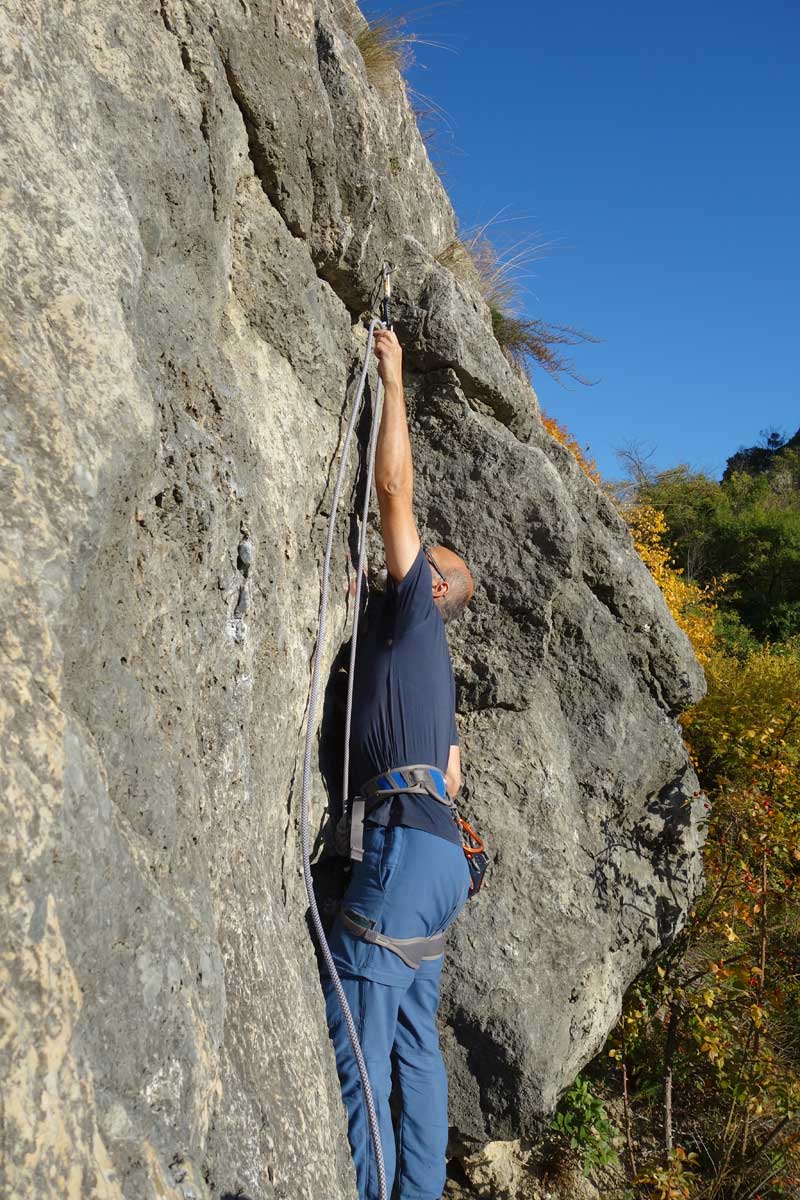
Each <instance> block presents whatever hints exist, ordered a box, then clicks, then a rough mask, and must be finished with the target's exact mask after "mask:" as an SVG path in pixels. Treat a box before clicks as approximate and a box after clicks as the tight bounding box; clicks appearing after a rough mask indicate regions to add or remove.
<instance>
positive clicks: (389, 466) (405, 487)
mask: <svg viewBox="0 0 800 1200" xmlns="http://www.w3.org/2000/svg"><path fill="white" fill-rule="evenodd" d="M375 484H376V487H377V488H378V489H380V490H382V491H385V492H388V493H389V494H392V495H397V494H400V493H404V492H409V493H410V492H412V491H413V487H414V464H413V459H412V457H411V440H410V438H409V436H408V417H407V416H406V402H405V397H404V396H403V384H402V382H401V381H400V380H397V381H395V380H391V381H390V382H389V383H387V385H386V386H385V388H384V396H383V415H382V416H381V426H380V429H379V431H378V444H377V447H376V451H375Z"/></svg>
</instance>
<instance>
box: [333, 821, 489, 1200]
mask: <svg viewBox="0 0 800 1200" xmlns="http://www.w3.org/2000/svg"><path fill="white" fill-rule="evenodd" d="M469 882H470V876H469V869H468V867H467V864H466V859H465V857H464V853H463V851H462V850H461V848H460V847H459V846H456V845H455V844H453V843H451V842H448V841H446V840H445V839H444V838H440V837H437V836H436V835H435V834H432V833H427V832H425V831H423V830H421V829H408V828H406V827H405V826H402V825H391V824H390V825H388V826H383V825H378V826H375V825H369V824H366V825H365V827H364V859H363V861H362V862H360V863H358V862H356V863H354V864H353V872H352V877H351V880H350V885H349V887H348V889H347V892H346V893H345V896H344V899H343V900H342V906H343V907H347V908H349V909H351V910H354V911H356V912H358V913H360V914H361V915H362V916H364V917H367V918H369V919H370V920H374V921H375V922H376V926H375V928H376V929H377V930H378V931H379V932H381V933H385V934H387V935H389V936H390V937H399V938H409V937H429V936H430V935H431V934H434V933H438V932H439V931H441V930H443V929H446V928H447V926H448V925H450V924H451V922H452V921H454V920H455V918H456V917H457V916H458V914H459V912H460V911H461V909H462V908H463V907H464V905H465V903H466V900H467V896H468V894H469ZM329 941H330V946H331V952H332V954H333V958H334V962H335V963H336V966H337V969H338V971H339V973H340V976H341V979H342V986H343V987H344V991H345V995H346V996H347V1000H348V1003H349V1005H350V1011H351V1012H352V1014H353V1019H354V1021H355V1025H356V1030H357V1032H358V1036H359V1041H360V1042H361V1047H362V1049H363V1052H364V1058H365V1061H366V1065H367V1073H368V1075H369V1080H370V1085H371V1087H372V1094H373V1099H374V1101H375V1108H376V1112H377V1116H378V1124H379V1127H380V1134H381V1144H382V1148H383V1159H384V1167H385V1171H386V1183H387V1188H388V1190H389V1194H393V1193H392V1183H393V1181H394V1182H395V1186H396V1188H397V1191H396V1193H394V1194H396V1195H397V1197H398V1200H439V1197H440V1196H441V1194H442V1190H443V1188H444V1184H445V1154H446V1150H447V1137H448V1117H447V1075H446V1072H445V1067H444V1063H443V1061H442V1055H441V1050H440V1048H439V1033H438V1030H437V1028H436V1010H437V1007H438V1004H439V981H440V977H441V971H442V963H443V959H444V956H443V955H440V956H439V957H438V958H436V959H428V960H425V961H423V962H422V964H421V965H420V966H419V967H418V968H417V969H416V970H414V968H413V967H409V966H408V965H407V964H406V963H404V962H403V960H402V959H401V958H399V957H398V955H396V954H395V953H394V952H393V951H391V950H388V949H387V948H386V947H384V946H375V945H372V944H371V943H369V942H364V941H363V940H362V939H360V938H357V937H354V936H353V935H351V934H350V933H349V932H348V931H347V930H346V929H345V928H344V927H343V926H342V925H341V924H340V922H339V921H338V920H337V922H336V923H335V925H334V928H333V930H332V932H331V936H330V939H329ZM322 985H323V990H324V993H325V1004H326V1011H327V1018H328V1028H329V1031H330V1036H331V1041H332V1042H333V1049H334V1054H335V1056H336V1069H337V1071H338V1074H339V1082H340V1084H341V1087H342V1096H343V1099H344V1103H345V1107H346V1108H347V1113H348V1136H349V1140H350V1148H351V1150H352V1152H353V1161H354V1163H355V1168H356V1179H357V1183H358V1194H359V1197H360V1200H377V1196H378V1173H377V1168H376V1163H375V1154H374V1149H373V1146H372V1141H371V1137H370V1129H369V1122H368V1119H367V1109H366V1104H365V1102H364V1097H363V1092H362V1087H361V1078H360V1076H359V1073H358V1067H357V1065H356V1061H355V1058H354V1056H353V1050H352V1047H351V1045H350V1039H349V1037H348V1034H347V1027H346V1025H345V1022H344V1018H343V1017H342V1014H341V1010H340V1008H339V1002H338V999H337V997H336V993H335V991H334V987H333V983H332V981H331V979H330V977H329V976H328V975H327V974H325V975H323V979H322ZM392 1067H394V1069H395V1073H396V1080H397V1085H398V1091H399V1099H400V1117H399V1121H398V1123H397V1129H396V1131H395V1129H394V1128H393V1124H392V1116H391V1112H390V1109H389V1096H390V1093H391V1091H392ZM395 1175H396V1176H397V1178H396V1180H395Z"/></svg>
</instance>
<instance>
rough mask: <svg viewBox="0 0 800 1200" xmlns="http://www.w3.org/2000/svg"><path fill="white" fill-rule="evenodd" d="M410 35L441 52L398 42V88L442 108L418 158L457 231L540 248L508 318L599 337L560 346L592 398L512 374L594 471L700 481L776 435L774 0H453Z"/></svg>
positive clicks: (795, 182)
mask: <svg viewBox="0 0 800 1200" xmlns="http://www.w3.org/2000/svg"><path fill="white" fill-rule="evenodd" d="M423 3H424V0H423ZM409 7H410V6H409ZM365 11H366V12H367V14H368V15H375V14H376V13H378V12H381V11H383V12H385V11H386V7H385V6H382V5H372V6H370V5H365ZM392 11H397V10H396V9H392ZM409 28H411V29H414V30H415V31H417V32H418V33H419V35H420V36H421V37H422V38H431V39H433V40H439V41H442V42H444V43H446V44H447V46H448V47H450V48H451V50H442V49H435V48H429V47H426V46H419V47H417V48H416V52H415V53H416V60H417V61H416V65H415V66H414V67H412V69H411V70H410V72H409V73H408V79H409V83H410V85H411V86H412V87H413V88H414V89H415V90H416V91H417V92H420V93H423V94H424V95H425V96H427V97H430V99H431V100H433V101H434V102H435V103H436V104H437V105H440V106H441V107H442V108H443V109H444V110H446V112H447V114H448V122H449V128H448V126H447V125H445V124H441V123H440V128H439V131H438V133H437V134H436V135H435V136H434V138H433V140H432V142H431V143H430V149H431V156H432V158H433V159H434V161H435V163H436V165H437V168H438V169H439V171H440V174H441V175H442V177H443V179H444V182H445V184H446V186H447V188H448V191H449V193H450V196H451V199H452V200H453V203H454V206H455V208H456V211H457V213H458V214H459V217H460V219H461V221H462V222H463V224H464V225H465V226H467V227H470V226H475V225H476V224H479V223H483V222H484V221H487V220H489V218H491V217H493V216H495V214H498V213H499V217H498V221H497V223H496V224H495V225H494V226H493V229H494V236H495V238H496V240H498V242H499V243H501V244H502V243H511V242H515V241H517V240H518V239H520V238H522V237H524V236H526V235H527V236H530V237H531V238H532V239H533V240H539V241H542V242H546V243H549V245H548V246H547V248H546V249H545V251H544V255H545V257H543V258H542V259H541V260H540V261H538V262H536V263H534V264H533V265H532V266H530V267H529V268H528V271H529V272H530V273H531V275H530V277H529V278H527V279H526V280H524V281H523V283H524V287H525V289H526V291H525V294H524V295H523V301H524V306H525V309H526V311H527V313H528V314H529V315H530V316H533V317H541V318H543V319H544V320H547V321H550V322H558V323H564V324H570V325H573V326H577V327H578V328H580V329H585V330H587V331H589V332H590V333H592V334H594V335H596V336H597V337H600V338H602V339H604V340H603V341H602V342H601V343H599V344H594V345H584V346H581V347H578V348H577V349H576V350H575V351H574V362H575V365H576V367H577V369H578V370H579V372H580V373H581V374H583V375H585V376H587V377H589V378H592V379H599V382H598V383H597V384H596V385H595V386H593V387H582V386H581V385H579V384H577V383H575V382H573V381H571V380H569V379H567V380H566V383H567V388H568V390H566V389H565V388H563V387H560V386H559V385H558V384H557V383H555V382H554V381H553V380H552V379H550V378H549V377H548V376H547V375H546V374H545V373H544V372H543V371H542V370H541V369H540V368H535V369H534V375H533V378H534V385H535V387H536V390H537V392H538V394H539V398H540V400H541V403H542V407H543V408H544V410H545V411H546V412H548V413H549V414H551V415H552V416H554V417H556V418H557V419H558V420H560V421H562V422H564V423H565V424H566V425H567V426H568V428H569V429H570V431H571V432H572V433H573V435H574V436H575V437H576V438H577V440H578V441H579V442H580V444H581V445H582V446H588V451H589V454H590V455H591V456H592V457H594V458H595V459H596V461H597V464H598V466H599V468H600V470H601V472H602V474H603V475H604V476H605V477H606V478H609V479H613V478H619V477H620V476H621V475H622V468H621V466H620V463H619V461H618V459H617V458H616V456H615V453H614V451H615V449H616V448H618V447H622V446H625V445H627V444H629V443H638V444H639V447H640V449H644V450H645V451H649V450H651V449H654V453H653V455H652V458H651V460H650V461H651V462H652V463H653V464H654V465H655V466H656V467H657V468H658V469H663V468H666V467H669V466H673V465H675V464H676V463H678V462H688V463H689V464H690V465H691V466H692V467H694V468H695V469H698V470H701V469H702V470H706V471H708V472H709V474H711V475H713V476H714V477H715V478H719V476H720V474H721V472H722V470H723V468H724V465H725V460H726V458H727V456H728V455H729V454H732V453H734V452H735V451H736V450H737V449H738V448H739V447H740V446H742V445H746V446H750V445H754V444H756V443H758V442H759V431H760V430H762V429H764V428H765V427H772V426H777V427H778V428H780V429H782V430H783V431H784V432H785V433H786V434H788V435H791V434H792V433H794V431H795V430H796V429H797V427H798V425H800V385H799V384H798V363H797V360H798V354H799V353H800V337H798V331H799V330H800V302H799V300H798V297H800V235H799V234H798V213H800V154H799V153H798V149H799V147H798V143H799V142H800V137H798V131H799V130H800V72H798V69H797V62H798V48H799V47H800V8H798V7H797V5H796V3H795V2H794V0H791V2H789V0H787V2H786V3H779V2H775V0H766V3H762V4H761V5H757V6H753V5H751V4H745V3H742V2H740V0H735V2H734V3H727V4H724V5H723V4H713V3H705V4H699V5H698V4H697V3H693V4H690V3H686V2H685V0H678V2H677V3H673V4H672V5H670V6H669V7H668V9H667V10H664V9H663V8H662V6H660V5H659V6H657V5H655V4H644V5H643V4H641V3H637V2H635V0H626V2H623V3H616V4H615V3H610V4H598V3H595V2H594V0H565V2H564V3H560V4H547V5H544V4H540V3H537V2H535V0H534V2H532V3H531V2H523V0H508V2H498V3H495V4H493V5H487V4H486V3H485V0H455V2H453V3H445V4H442V5H439V6H437V5H431V6H430V7H429V8H425V9H423V8H420V9H419V10H418V11H417V12H413V11H412V13H411V16H410V20H409ZM417 103H420V104H422V105H423V106H424V104H425V101H424V100H419V99H418V101H417ZM501 210H502V211H501ZM509 218H514V219H513V220H510V219H509ZM517 218H524V219H522V220H520V219H517Z"/></svg>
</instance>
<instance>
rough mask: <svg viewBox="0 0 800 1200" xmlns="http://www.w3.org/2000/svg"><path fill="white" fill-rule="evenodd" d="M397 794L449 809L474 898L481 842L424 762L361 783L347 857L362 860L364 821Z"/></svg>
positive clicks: (483, 862) (483, 859) (482, 868)
mask: <svg viewBox="0 0 800 1200" xmlns="http://www.w3.org/2000/svg"><path fill="white" fill-rule="evenodd" d="M401 794H402V795H409V794H411V795H420V794H422V795H427V796H430V797H431V798H432V799H433V800H435V801H437V802H438V803H439V804H444V805H445V806H446V807H447V808H449V810H450V814H451V816H452V818H453V821H454V823H455V826H456V829H457V830H458V831H459V833H460V835H461V838H462V839H465V840H462V847H461V848H462V849H463V851H464V856H465V857H466V860H467V866H468V867H469V874H470V888H469V898H470V899H471V898H472V897H473V896H475V895H477V893H478V892H479V891H480V888H481V884H482V883H483V877H484V875H485V874H486V868H487V866H488V865H489V856H488V855H487V853H486V850H485V847H484V844H483V840H482V839H481V838H480V837H479V836H478V834H477V833H476V832H475V830H474V829H473V828H472V826H471V825H469V824H468V823H467V822H466V821H465V820H464V818H463V817H462V816H460V814H459V812H458V809H457V808H456V804H455V801H454V800H453V799H452V798H451V797H450V796H449V795H448V792H447V785H446V783H445V778H444V772H443V771H440V770H439V768H438V767H431V766H428V765H427V764H426V763H417V764H414V765H413V766H410V767H392V768H391V769H390V770H388V771H383V772H382V773H381V774H380V775H375V776H374V777H373V778H372V779H368V780H367V782H366V783H362V785H361V787H360V788H359V789H358V793H357V794H356V795H355V796H354V797H353V799H352V801H351V804H350V858H351V859H353V861H355V862H361V860H362V859H363V857H364V821H365V820H366V819H367V817H369V816H370V814H371V813H373V812H374V811H375V809H376V808H378V807H379V805H382V804H383V803H384V801H385V800H388V799H390V798H391V797H392V796H399V795H401ZM437 936H438V935H437ZM367 940H368V941H371V940H373V939H371V938H368V939H367ZM381 944H382V943H381ZM389 949H391V946H390V947H389ZM401 957H402V956H401Z"/></svg>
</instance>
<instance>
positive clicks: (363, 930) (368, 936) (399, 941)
mask: <svg viewBox="0 0 800 1200" xmlns="http://www.w3.org/2000/svg"><path fill="white" fill-rule="evenodd" d="M339 919H340V920H341V922H342V924H343V925H344V927H345V929H347V930H349V932H350V933H352V934H354V935H355V936H356V937H358V938H362V939H363V940H364V941H365V942H372V944H373V945H374V946H383V947H384V949H386V950H392V951H393V952H394V953H395V954H397V955H398V956H399V957H400V958H402V960H403V962H404V963H405V964H406V965H407V966H409V967H413V968H414V970H415V971H416V969H417V968H418V967H419V965H420V963H422V962H424V961H426V960H427V959H430V958H439V957H440V955H442V954H444V934H443V933H434V934H432V935H431V937H417V938H393V937H389V936H388V935H387V934H385V933H378V932H377V930H376V929H375V928H374V925H375V922H374V921H368V920H367V918H366V917H362V916H361V914H360V913H357V912H355V911H354V910H353V909H348V908H342V909H340V910H339Z"/></svg>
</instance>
